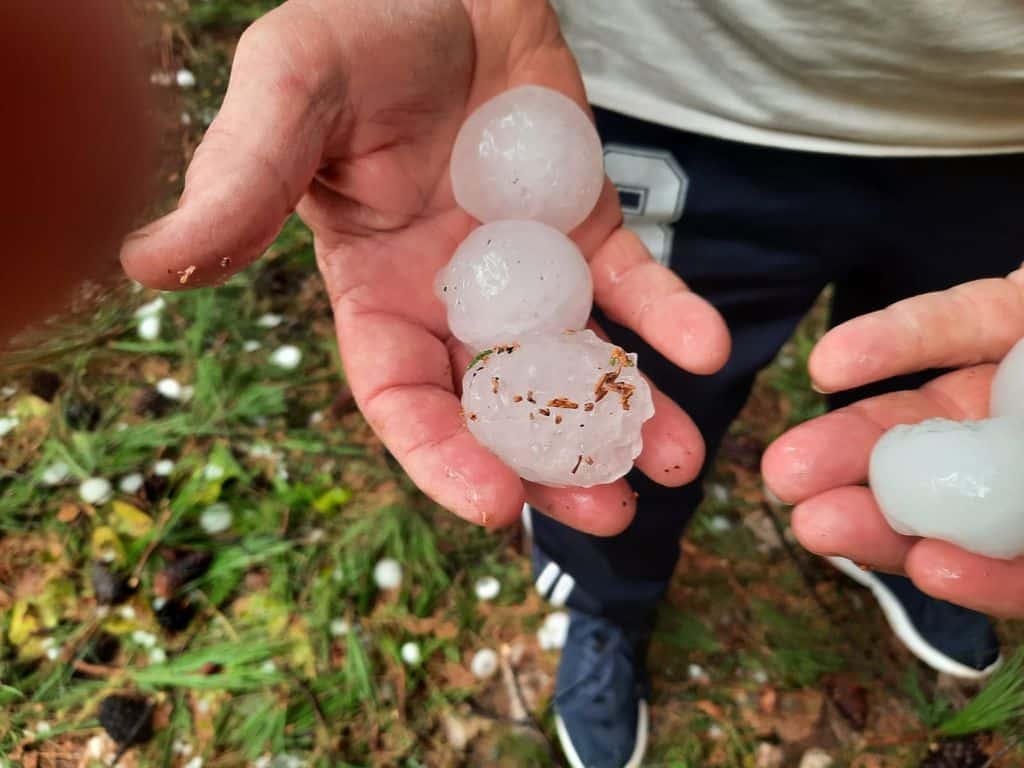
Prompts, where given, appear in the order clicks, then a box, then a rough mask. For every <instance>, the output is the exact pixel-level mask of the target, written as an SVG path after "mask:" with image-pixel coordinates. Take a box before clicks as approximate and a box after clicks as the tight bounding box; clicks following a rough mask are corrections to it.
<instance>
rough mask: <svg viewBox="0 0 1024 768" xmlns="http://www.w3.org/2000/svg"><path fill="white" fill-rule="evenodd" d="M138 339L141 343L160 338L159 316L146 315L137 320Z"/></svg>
mask: <svg viewBox="0 0 1024 768" xmlns="http://www.w3.org/2000/svg"><path fill="white" fill-rule="evenodd" d="M139 338H140V339H142V340H143V341H156V340H157V339H159V338H160V315H147V316H146V317H144V318H142V319H141V320H139Z"/></svg>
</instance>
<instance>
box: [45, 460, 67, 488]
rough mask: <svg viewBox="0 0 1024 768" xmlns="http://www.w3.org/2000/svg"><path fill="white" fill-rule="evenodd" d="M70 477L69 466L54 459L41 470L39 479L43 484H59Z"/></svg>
mask: <svg viewBox="0 0 1024 768" xmlns="http://www.w3.org/2000/svg"><path fill="white" fill-rule="evenodd" d="M70 477H71V467H69V466H68V465H67V463H66V462H63V461H55V462H53V464H51V465H50V466H48V467H47V468H46V469H44V470H43V473H42V475H40V476H39V479H40V480H42V482H43V485H49V486H54V485H60V484H61V483H64V482H67V480H68V478H70Z"/></svg>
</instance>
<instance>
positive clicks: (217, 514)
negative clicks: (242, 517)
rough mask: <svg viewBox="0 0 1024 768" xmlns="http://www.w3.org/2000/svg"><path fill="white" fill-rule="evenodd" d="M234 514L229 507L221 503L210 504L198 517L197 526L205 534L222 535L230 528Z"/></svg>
mask: <svg viewBox="0 0 1024 768" xmlns="http://www.w3.org/2000/svg"><path fill="white" fill-rule="evenodd" d="M232 522H234V514H233V513H232V511H231V507H229V506H228V505H227V504H224V503H222V502H218V503H216V504H211V505H210V506H208V507H207V508H206V509H204V510H203V513H202V514H201V515H200V516H199V525H200V526H201V527H202V529H203V530H204V531H206V532H207V533H211V534H213V533H223V532H224V531H226V530H228V529H229V528H231V523H232Z"/></svg>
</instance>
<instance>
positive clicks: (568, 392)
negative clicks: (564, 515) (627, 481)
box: [462, 331, 654, 487]
mask: <svg viewBox="0 0 1024 768" xmlns="http://www.w3.org/2000/svg"><path fill="white" fill-rule="evenodd" d="M462 409H463V412H464V413H465V417H466V421H467V424H468V426H469V431H470V432H472V433H473V435H474V436H475V437H476V438H477V440H479V441H480V442H481V443H483V444H484V445H485V446H487V448H489V449H490V450H491V451H493V452H494V453H495V454H496V455H497V456H498V457H499V458H500V459H501V460H502V461H504V462H505V463H506V464H508V465H509V466H510V467H512V468H513V469H515V470H516V471H517V472H518V473H519V475H520V476H521V477H523V478H524V479H526V480H530V481H533V482H536V483H542V484H544V485H550V486H555V487H564V486H582V487H590V486H592V485H600V484H602V483H610V482H612V481H613V480H617V479H618V478H620V477H622V476H623V475H625V474H626V473H627V472H629V470H630V469H631V468H632V466H633V460H634V459H635V458H636V457H637V456H639V455H640V451H641V449H642V448H643V439H642V437H641V428H642V427H643V424H644V422H645V421H647V420H648V419H649V418H651V416H653V415H654V404H653V402H652V400H651V390H650V388H649V387H648V385H647V382H646V381H645V380H644V379H643V377H642V376H641V375H640V373H639V372H638V371H637V368H636V355H627V354H626V353H625V352H623V351H622V349H620V348H619V347H616V346H615V345H614V344H609V343H608V342H606V341H602V340H601V339H599V338H598V337H597V336H596V335H594V333H593V332H592V331H579V332H566V333H560V334H550V335H536V336H526V337H523V338H522V339H521V340H520V341H519V342H518V343H513V344H509V345H506V346H502V347H497V348H495V349H494V350H492V351H490V352H489V353H482V354H481V355H480V356H478V358H477V359H476V360H475V361H474V362H473V364H472V365H471V366H470V367H469V370H467V371H466V375H465V377H464V378H463V383H462Z"/></svg>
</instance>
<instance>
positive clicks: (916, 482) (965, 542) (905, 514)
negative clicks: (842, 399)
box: [870, 418, 1024, 559]
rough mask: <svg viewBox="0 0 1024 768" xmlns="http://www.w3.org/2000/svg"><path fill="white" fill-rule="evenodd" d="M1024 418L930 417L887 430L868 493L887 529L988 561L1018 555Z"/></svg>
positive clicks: (1022, 527)
mask: <svg viewBox="0 0 1024 768" xmlns="http://www.w3.org/2000/svg"><path fill="white" fill-rule="evenodd" d="M1022 467H1024V419H1022V418H1001V419H986V420H984V421H966V422H956V421H949V420H947V419H930V420H928V421H924V422H921V423H920V424H914V425H912V426H906V425H904V426H898V427H894V428H893V429H890V430H889V431H888V432H886V433H885V434H884V435H883V436H882V439H881V440H879V441H878V443H877V444H876V445H875V449H874V451H873V452H872V454H871V466H870V476H871V490H872V492H873V493H874V495H875V499H876V500H877V501H878V506H879V507H880V508H881V510H882V514H883V515H885V518H886V520H888V521H889V525H890V526H892V528H893V530H895V531H896V532H898V533H902V534H906V535H909V536H925V537H928V538H933V539H942V540H944V541H948V542H951V543H953V544H956V545H957V546H959V547H962V548H963V549H966V550H968V551H970V552H974V553H976V554H979V555H985V556H987V557H995V558H1003V559H1009V558H1013V557H1017V556H1019V555H1024V472H1022V471H1021V468H1022Z"/></svg>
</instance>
